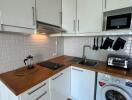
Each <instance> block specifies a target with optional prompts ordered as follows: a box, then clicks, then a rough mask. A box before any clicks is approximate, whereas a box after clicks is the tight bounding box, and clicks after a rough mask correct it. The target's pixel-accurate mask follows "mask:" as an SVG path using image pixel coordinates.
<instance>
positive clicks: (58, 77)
mask: <svg viewBox="0 0 132 100" xmlns="http://www.w3.org/2000/svg"><path fill="white" fill-rule="evenodd" d="M62 75H63V73H60V74H59V75H58V76H56V77H55V78H53V79H52V80H56V79H57V78H59V77H60V76H62Z"/></svg>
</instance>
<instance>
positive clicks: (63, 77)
mask: <svg viewBox="0 0 132 100" xmlns="http://www.w3.org/2000/svg"><path fill="white" fill-rule="evenodd" d="M50 91H51V100H67V98H69V97H70V68H67V69H65V70H63V71H61V72H59V73H57V74H56V75H54V76H53V77H51V79H50Z"/></svg>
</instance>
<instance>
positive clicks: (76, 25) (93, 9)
mask: <svg viewBox="0 0 132 100" xmlns="http://www.w3.org/2000/svg"><path fill="white" fill-rule="evenodd" d="M101 23H102V0H62V27H63V28H64V29H65V30H67V31H68V33H86V32H100V31H101V30H102V25H101Z"/></svg>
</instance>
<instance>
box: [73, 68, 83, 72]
mask: <svg viewBox="0 0 132 100" xmlns="http://www.w3.org/2000/svg"><path fill="white" fill-rule="evenodd" d="M72 69H73V70H76V71H79V72H83V70H80V69H76V68H72Z"/></svg>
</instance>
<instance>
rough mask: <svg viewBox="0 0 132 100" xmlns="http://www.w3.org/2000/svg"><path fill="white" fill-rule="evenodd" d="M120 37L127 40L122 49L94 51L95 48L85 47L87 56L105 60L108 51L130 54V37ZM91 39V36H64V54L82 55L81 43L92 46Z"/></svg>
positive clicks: (131, 38)
mask: <svg viewBox="0 0 132 100" xmlns="http://www.w3.org/2000/svg"><path fill="white" fill-rule="evenodd" d="M105 38H106V37H105ZM110 38H112V39H114V40H116V39H117V37H116V36H114V37H110ZM122 38H124V39H126V40H127V43H126V46H125V48H124V50H120V51H117V52H115V51H113V50H111V49H109V50H98V51H95V50H92V49H89V48H87V50H86V56H87V58H89V59H95V60H101V61H105V60H106V58H107V55H108V54H109V53H117V54H118V53H119V54H127V55H129V54H131V52H130V46H131V40H132V37H127V36H126V37H122ZM93 39H94V38H93V37H65V38H64V54H65V55H69V56H76V57H82V52H83V45H90V46H93ZM100 40H101V38H100V39H99V41H100ZM99 46H100V43H99Z"/></svg>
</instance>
